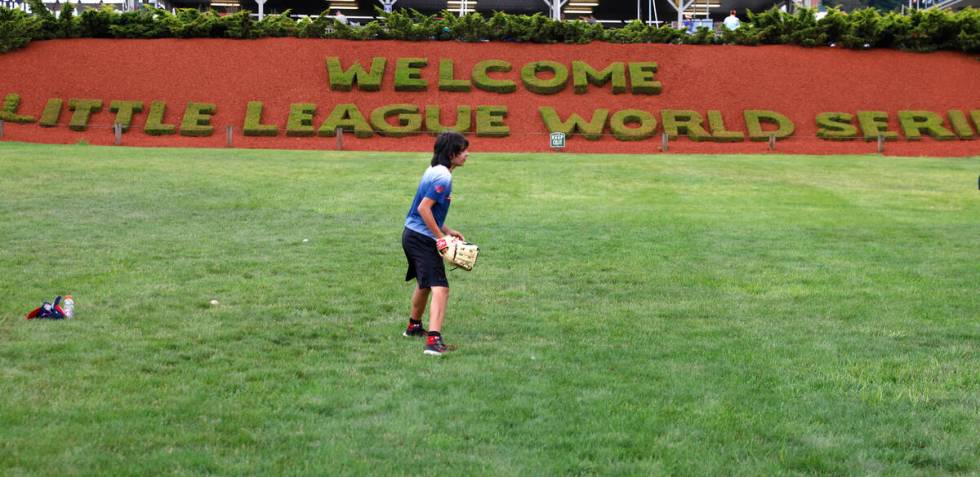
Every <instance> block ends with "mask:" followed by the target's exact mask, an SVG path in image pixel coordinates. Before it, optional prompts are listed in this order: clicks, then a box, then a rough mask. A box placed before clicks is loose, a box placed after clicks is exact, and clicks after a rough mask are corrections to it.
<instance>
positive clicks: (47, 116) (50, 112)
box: [38, 98, 64, 128]
mask: <svg viewBox="0 0 980 477" xmlns="http://www.w3.org/2000/svg"><path fill="white" fill-rule="evenodd" d="M63 105H64V101H62V100H61V98H50V99H48V102H47V103H45V105H44V110H43V111H41V119H40V121H38V125H39V126H41V127H45V128H53V127H55V126H57V125H58V120H59V119H61V109H62V106H63Z"/></svg>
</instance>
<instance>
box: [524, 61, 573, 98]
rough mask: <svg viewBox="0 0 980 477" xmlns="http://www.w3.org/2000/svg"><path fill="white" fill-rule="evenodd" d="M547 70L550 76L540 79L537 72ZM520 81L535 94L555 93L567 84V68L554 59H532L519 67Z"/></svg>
mask: <svg viewBox="0 0 980 477" xmlns="http://www.w3.org/2000/svg"><path fill="white" fill-rule="evenodd" d="M542 71H549V72H551V74H552V77H551V78H547V79H542V78H539V77H538V73H539V72H542ZM521 82H522V83H524V87H525V88H526V89H527V90H528V91H530V92H532V93H535V94H557V93H559V92H561V91H562V90H563V89H565V86H566V85H567V84H568V68H567V67H566V66H565V65H563V64H561V63H558V62H556V61H533V62H531V63H527V64H525V65H524V67H523V68H521Z"/></svg>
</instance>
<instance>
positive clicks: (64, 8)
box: [57, 2, 79, 38]
mask: <svg viewBox="0 0 980 477" xmlns="http://www.w3.org/2000/svg"><path fill="white" fill-rule="evenodd" d="M57 31H58V38H74V37H77V36H78V34H79V31H78V23H77V22H76V18H75V5H73V4H72V3H71V2H65V3H64V4H62V5H61V12H60V14H59V15H58V22H57Z"/></svg>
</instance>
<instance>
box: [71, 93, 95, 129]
mask: <svg viewBox="0 0 980 477" xmlns="http://www.w3.org/2000/svg"><path fill="white" fill-rule="evenodd" d="M68 110H69V111H74V113H72V115H71V119H70V120H69V121H68V128H69V129H71V130H72V131H85V130H86V129H88V121H89V119H90V118H91V117H92V114H94V113H97V112H99V111H102V100H101V99H69V100H68Z"/></svg>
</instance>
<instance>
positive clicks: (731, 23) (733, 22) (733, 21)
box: [724, 10, 742, 30]
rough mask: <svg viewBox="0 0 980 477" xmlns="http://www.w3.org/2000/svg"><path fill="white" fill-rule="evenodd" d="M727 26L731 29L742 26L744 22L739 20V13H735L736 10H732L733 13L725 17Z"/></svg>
mask: <svg viewBox="0 0 980 477" xmlns="http://www.w3.org/2000/svg"><path fill="white" fill-rule="evenodd" d="M724 25H725V28H727V29H729V30H737V29H738V27H740V26H742V22H741V21H739V19H738V15H736V14H735V10H732V12H731V14H730V15H728V16H727V17H725V23H724Z"/></svg>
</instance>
